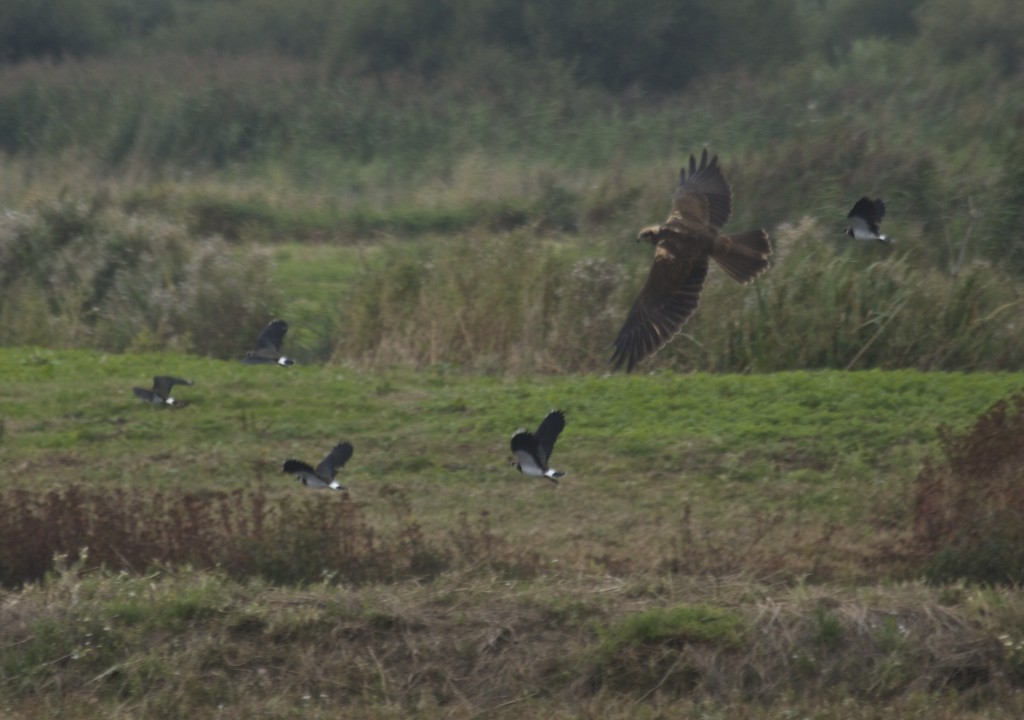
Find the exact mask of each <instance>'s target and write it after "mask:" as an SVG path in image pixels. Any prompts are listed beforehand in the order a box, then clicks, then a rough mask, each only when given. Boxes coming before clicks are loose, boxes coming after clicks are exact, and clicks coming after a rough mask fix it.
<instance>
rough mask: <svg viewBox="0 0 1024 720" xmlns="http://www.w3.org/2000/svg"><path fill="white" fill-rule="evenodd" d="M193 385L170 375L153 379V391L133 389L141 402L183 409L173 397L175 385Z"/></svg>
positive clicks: (157, 376)
mask: <svg viewBox="0 0 1024 720" xmlns="http://www.w3.org/2000/svg"><path fill="white" fill-rule="evenodd" d="M191 384H192V383H191V382H190V381H188V380H185V379H183V378H179V377H171V376H170V375H156V376H154V377H153V389H152V390H147V389H146V388H140V387H136V388H132V392H133V393H135V397H137V398H139V399H140V400H144V401H146V402H148V403H153V404H154V405H172V406H174V407H183V404H182V403H179V402H177V401H176V400H175V399H174V398H172V397H171V388H172V387H174V386H175V385H191Z"/></svg>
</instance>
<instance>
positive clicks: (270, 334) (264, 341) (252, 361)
mask: <svg viewBox="0 0 1024 720" xmlns="http://www.w3.org/2000/svg"><path fill="white" fill-rule="evenodd" d="M286 332H288V323H286V322H285V321H284V320H272V321H271V322H270V324H268V325H267V326H266V327H265V328H263V332H261V333H260V336H259V337H258V338H256V349H255V350H248V351H246V353H245V357H244V358H243V359H242V362H243V363H245V364H246V365H267V364H277V365H283V366H285V367H287V366H288V365H294V364H295V361H294V360H292V359H291V358H288V357H285V356H284V355H282V354H281V346H282V345H283V344H284V334H285V333H286Z"/></svg>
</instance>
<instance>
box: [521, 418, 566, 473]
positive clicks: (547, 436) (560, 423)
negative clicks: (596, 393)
mask: <svg viewBox="0 0 1024 720" xmlns="http://www.w3.org/2000/svg"><path fill="white" fill-rule="evenodd" d="M564 428H565V414H564V413H563V412H562V411H561V410H552V411H551V412H549V413H548V415H547V417H545V418H544V419H543V420H542V421H541V423H540V427H538V428H537V432H536V433H532V432H529V431H527V430H524V429H522V428H520V429H519V430H516V434H515V435H513V436H512V455H513V456H514V457H513V459H512V464H513V465H515V467H516V470H518V471H519V472H521V473H522V474H523V475H529V476H530V477H546V478H547V479H548V480H550V481H551V482H553V483H555V484H556V485H557V484H558V478H560V477H562V476H563V475H565V473H564V472H562V471H560V470H555V469H554V468H553V467H550V466H549V465H548V462H549V461H550V459H551V451H552V450H554V448H555V441H556V440H557V439H558V436H559V435H560V434H561V432H562V430H563V429H564Z"/></svg>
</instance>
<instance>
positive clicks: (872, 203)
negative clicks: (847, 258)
mask: <svg viewBox="0 0 1024 720" xmlns="http://www.w3.org/2000/svg"><path fill="white" fill-rule="evenodd" d="M884 217H885V203H884V202H882V199H881V198H875V199H874V200H872V199H870V198H868V197H862V198H861V199H860V200H858V201H857V202H856V203H854V205H853V209H851V210H850V212H849V214H847V216H846V219H847V220H849V221H850V225H849V227H847V228H846V234H847V235H849V236H850V237H852V238H853V239H854V240H877V241H878V242H881V243H888V242H892V240H890V239H889V238H888V237H887V236H885V235H883V234H882V233H881V232H880V230H879V226H880V225H881V223H882V218H884Z"/></svg>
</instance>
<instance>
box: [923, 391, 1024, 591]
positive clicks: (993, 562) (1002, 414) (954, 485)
mask: <svg viewBox="0 0 1024 720" xmlns="http://www.w3.org/2000/svg"><path fill="white" fill-rule="evenodd" d="M940 439H941V443H942V448H943V453H944V455H945V460H944V461H943V462H939V463H935V462H933V463H928V464H927V465H925V467H924V468H923V469H922V470H921V472H920V473H919V475H918V477H917V482H916V496H917V497H916V503H915V521H914V537H915V540H916V542H917V544H918V546H919V548H920V550H921V552H922V553H923V554H924V557H925V574H926V576H927V577H928V579H929V580H931V581H933V582H947V581H951V580H956V579H961V578H963V579H968V580H974V581H977V582H988V583H1012V584H1020V583H1021V582H1024V390H1022V391H1020V392H1018V393H1017V394H1015V395H1013V396H1011V397H1009V398H1006V399H1004V400H1000V401H999V402H997V403H996V404H995V405H993V406H992V407H991V408H989V410H988V411H987V412H985V413H984V414H983V415H982V416H981V417H980V418H978V420H977V421H976V422H975V424H974V426H973V427H972V428H971V429H970V430H969V431H968V432H965V433H962V434H958V433H954V432H953V431H952V430H950V429H949V428H943V429H942V430H941V431H940Z"/></svg>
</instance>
